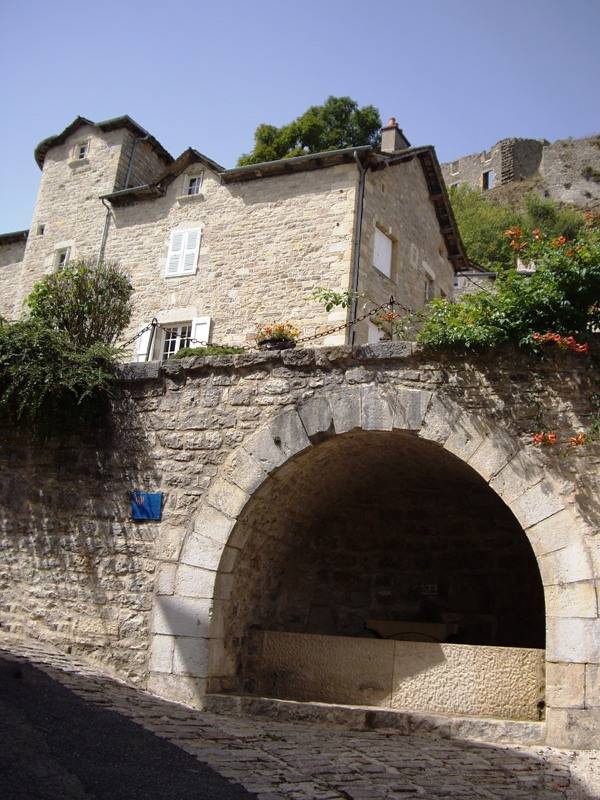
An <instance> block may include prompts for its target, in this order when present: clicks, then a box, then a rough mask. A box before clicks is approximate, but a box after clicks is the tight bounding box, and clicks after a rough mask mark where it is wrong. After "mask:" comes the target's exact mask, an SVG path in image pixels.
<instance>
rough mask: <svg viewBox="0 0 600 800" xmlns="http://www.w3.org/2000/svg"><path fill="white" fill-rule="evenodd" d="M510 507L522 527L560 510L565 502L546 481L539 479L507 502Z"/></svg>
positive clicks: (527, 526) (526, 526)
mask: <svg viewBox="0 0 600 800" xmlns="http://www.w3.org/2000/svg"><path fill="white" fill-rule="evenodd" d="M509 505H510V509H511V511H512V512H513V514H514V515H515V517H516V518H517V519H518V520H519V522H520V523H521V525H522V526H523V528H529V527H530V526H531V525H535V523H536V522H541V521H542V520H544V519H546V518H547V517H551V516H552V515H553V514H556V512H557V511H562V509H563V508H564V507H565V504H564V503H563V501H562V500H561V499H560V497H558V496H557V494H556V492H555V491H554V489H553V487H552V486H551V485H550V484H549V483H548V482H547V481H540V483H537V484H535V486H531V487H530V488H529V489H527V490H526V491H525V492H523V494H520V495H519V496H518V497H517V498H516V499H515V500H513V501H512V502H511V503H509Z"/></svg>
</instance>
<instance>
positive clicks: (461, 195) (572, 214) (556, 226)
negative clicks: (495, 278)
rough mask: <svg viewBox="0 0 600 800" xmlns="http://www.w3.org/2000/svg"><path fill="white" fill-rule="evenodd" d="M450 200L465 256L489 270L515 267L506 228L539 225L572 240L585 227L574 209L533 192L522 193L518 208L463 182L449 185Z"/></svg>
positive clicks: (550, 234)
mask: <svg viewBox="0 0 600 800" xmlns="http://www.w3.org/2000/svg"><path fill="white" fill-rule="evenodd" d="M450 201H451V203H452V209H453V211H454V216H455V217H456V222H457V225H458V229H459V231H460V235H461V238H462V240H463V243H464V245H465V249H466V251H467V255H468V257H469V258H470V259H471V261H474V262H475V263H476V264H479V265H481V266H482V267H484V268H485V269H488V270H491V271H492V272H502V271H503V270H508V269H512V268H513V267H514V266H515V252H514V250H513V249H512V248H511V246H510V242H509V240H508V239H507V238H506V236H505V235H504V232H505V231H506V230H507V229H508V228H511V227H514V226H519V227H521V228H523V229H525V230H533V229H535V228H540V229H541V230H543V231H544V233H545V234H546V235H547V236H558V235H559V234H564V236H566V237H567V239H574V238H576V237H577V236H578V234H579V233H580V231H582V230H583V227H584V219H583V215H582V214H581V213H580V212H579V211H578V210H577V209H574V208H569V207H561V206H560V205H559V204H558V203H556V202H555V201H554V200H551V199H546V198H543V197H540V196H539V195H538V194H536V193H535V192H531V193H530V194H528V195H526V196H525V198H524V199H523V208H522V209H521V210H518V209H515V208H512V207H511V206H510V205H507V204H505V203H501V202H499V201H497V200H495V199H494V198H493V197H492V196H490V195H489V194H482V193H481V192H479V191H477V189H473V188H472V187H471V186H467V185H466V184H463V185H461V186H454V187H451V189H450Z"/></svg>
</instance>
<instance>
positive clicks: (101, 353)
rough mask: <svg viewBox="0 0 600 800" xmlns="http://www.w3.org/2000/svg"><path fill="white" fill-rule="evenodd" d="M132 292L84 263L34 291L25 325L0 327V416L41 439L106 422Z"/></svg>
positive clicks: (107, 270) (121, 279)
mask: <svg viewBox="0 0 600 800" xmlns="http://www.w3.org/2000/svg"><path fill="white" fill-rule="evenodd" d="M132 291H133V287H132V286H131V283H130V281H129V279H128V278H127V276H126V275H124V274H123V273H122V272H121V270H120V269H119V267H118V266H117V265H116V264H112V263H110V264H109V263H100V264H95V263H94V262H93V261H87V260H85V259H81V260H79V261H75V262H73V263H72V264H70V265H69V266H68V267H67V268H66V269H63V270H61V271H60V272H57V273H54V274H52V275H48V276H46V277H45V278H43V279H42V280H41V281H39V282H38V283H36V284H35V286H34V287H33V290H32V292H31V294H30V295H29V297H28V298H27V306H28V307H29V311H30V314H29V318H28V319H25V320H21V321H20V322H15V323H13V324H7V323H6V322H4V321H2V320H0V416H2V417H4V419H6V420H7V421H9V422H10V423H12V424H13V425H15V426H17V427H21V428H23V429H25V430H27V432H29V433H34V434H37V435H40V436H42V437H47V436H55V435H57V434H60V433H61V432H65V431H73V430H78V429H81V428H82V427H88V428H90V427H95V428H97V427H99V426H100V425H101V424H102V423H103V422H106V420H107V418H108V411H109V408H110V404H109V398H110V392H111V386H112V384H113V382H114V379H115V367H116V363H117V358H118V355H119V351H118V350H116V349H115V348H114V346H113V345H114V342H115V341H116V339H117V338H118V337H119V335H120V334H121V333H122V332H123V330H124V329H125V327H126V326H127V324H128V323H129V319H130V317H131V294H132Z"/></svg>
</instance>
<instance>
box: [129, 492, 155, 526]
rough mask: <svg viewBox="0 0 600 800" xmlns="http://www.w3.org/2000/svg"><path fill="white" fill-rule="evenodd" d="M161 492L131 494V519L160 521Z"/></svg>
mask: <svg viewBox="0 0 600 800" xmlns="http://www.w3.org/2000/svg"><path fill="white" fill-rule="evenodd" d="M161 512H162V492H137V491H136V492H132V493H131V519H160V516H161Z"/></svg>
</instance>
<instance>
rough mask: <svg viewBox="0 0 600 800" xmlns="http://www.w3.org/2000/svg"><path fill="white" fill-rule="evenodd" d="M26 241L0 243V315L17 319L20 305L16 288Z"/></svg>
mask: <svg viewBox="0 0 600 800" xmlns="http://www.w3.org/2000/svg"><path fill="white" fill-rule="evenodd" d="M25 244H26V241H25V239H23V241H21V242H11V243H9V244H2V245H0V317H4V318H5V319H16V317H17V316H18V314H19V305H18V304H17V303H16V290H17V286H18V280H19V271H20V269H21V262H22V261H23V255H24V254H25Z"/></svg>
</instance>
